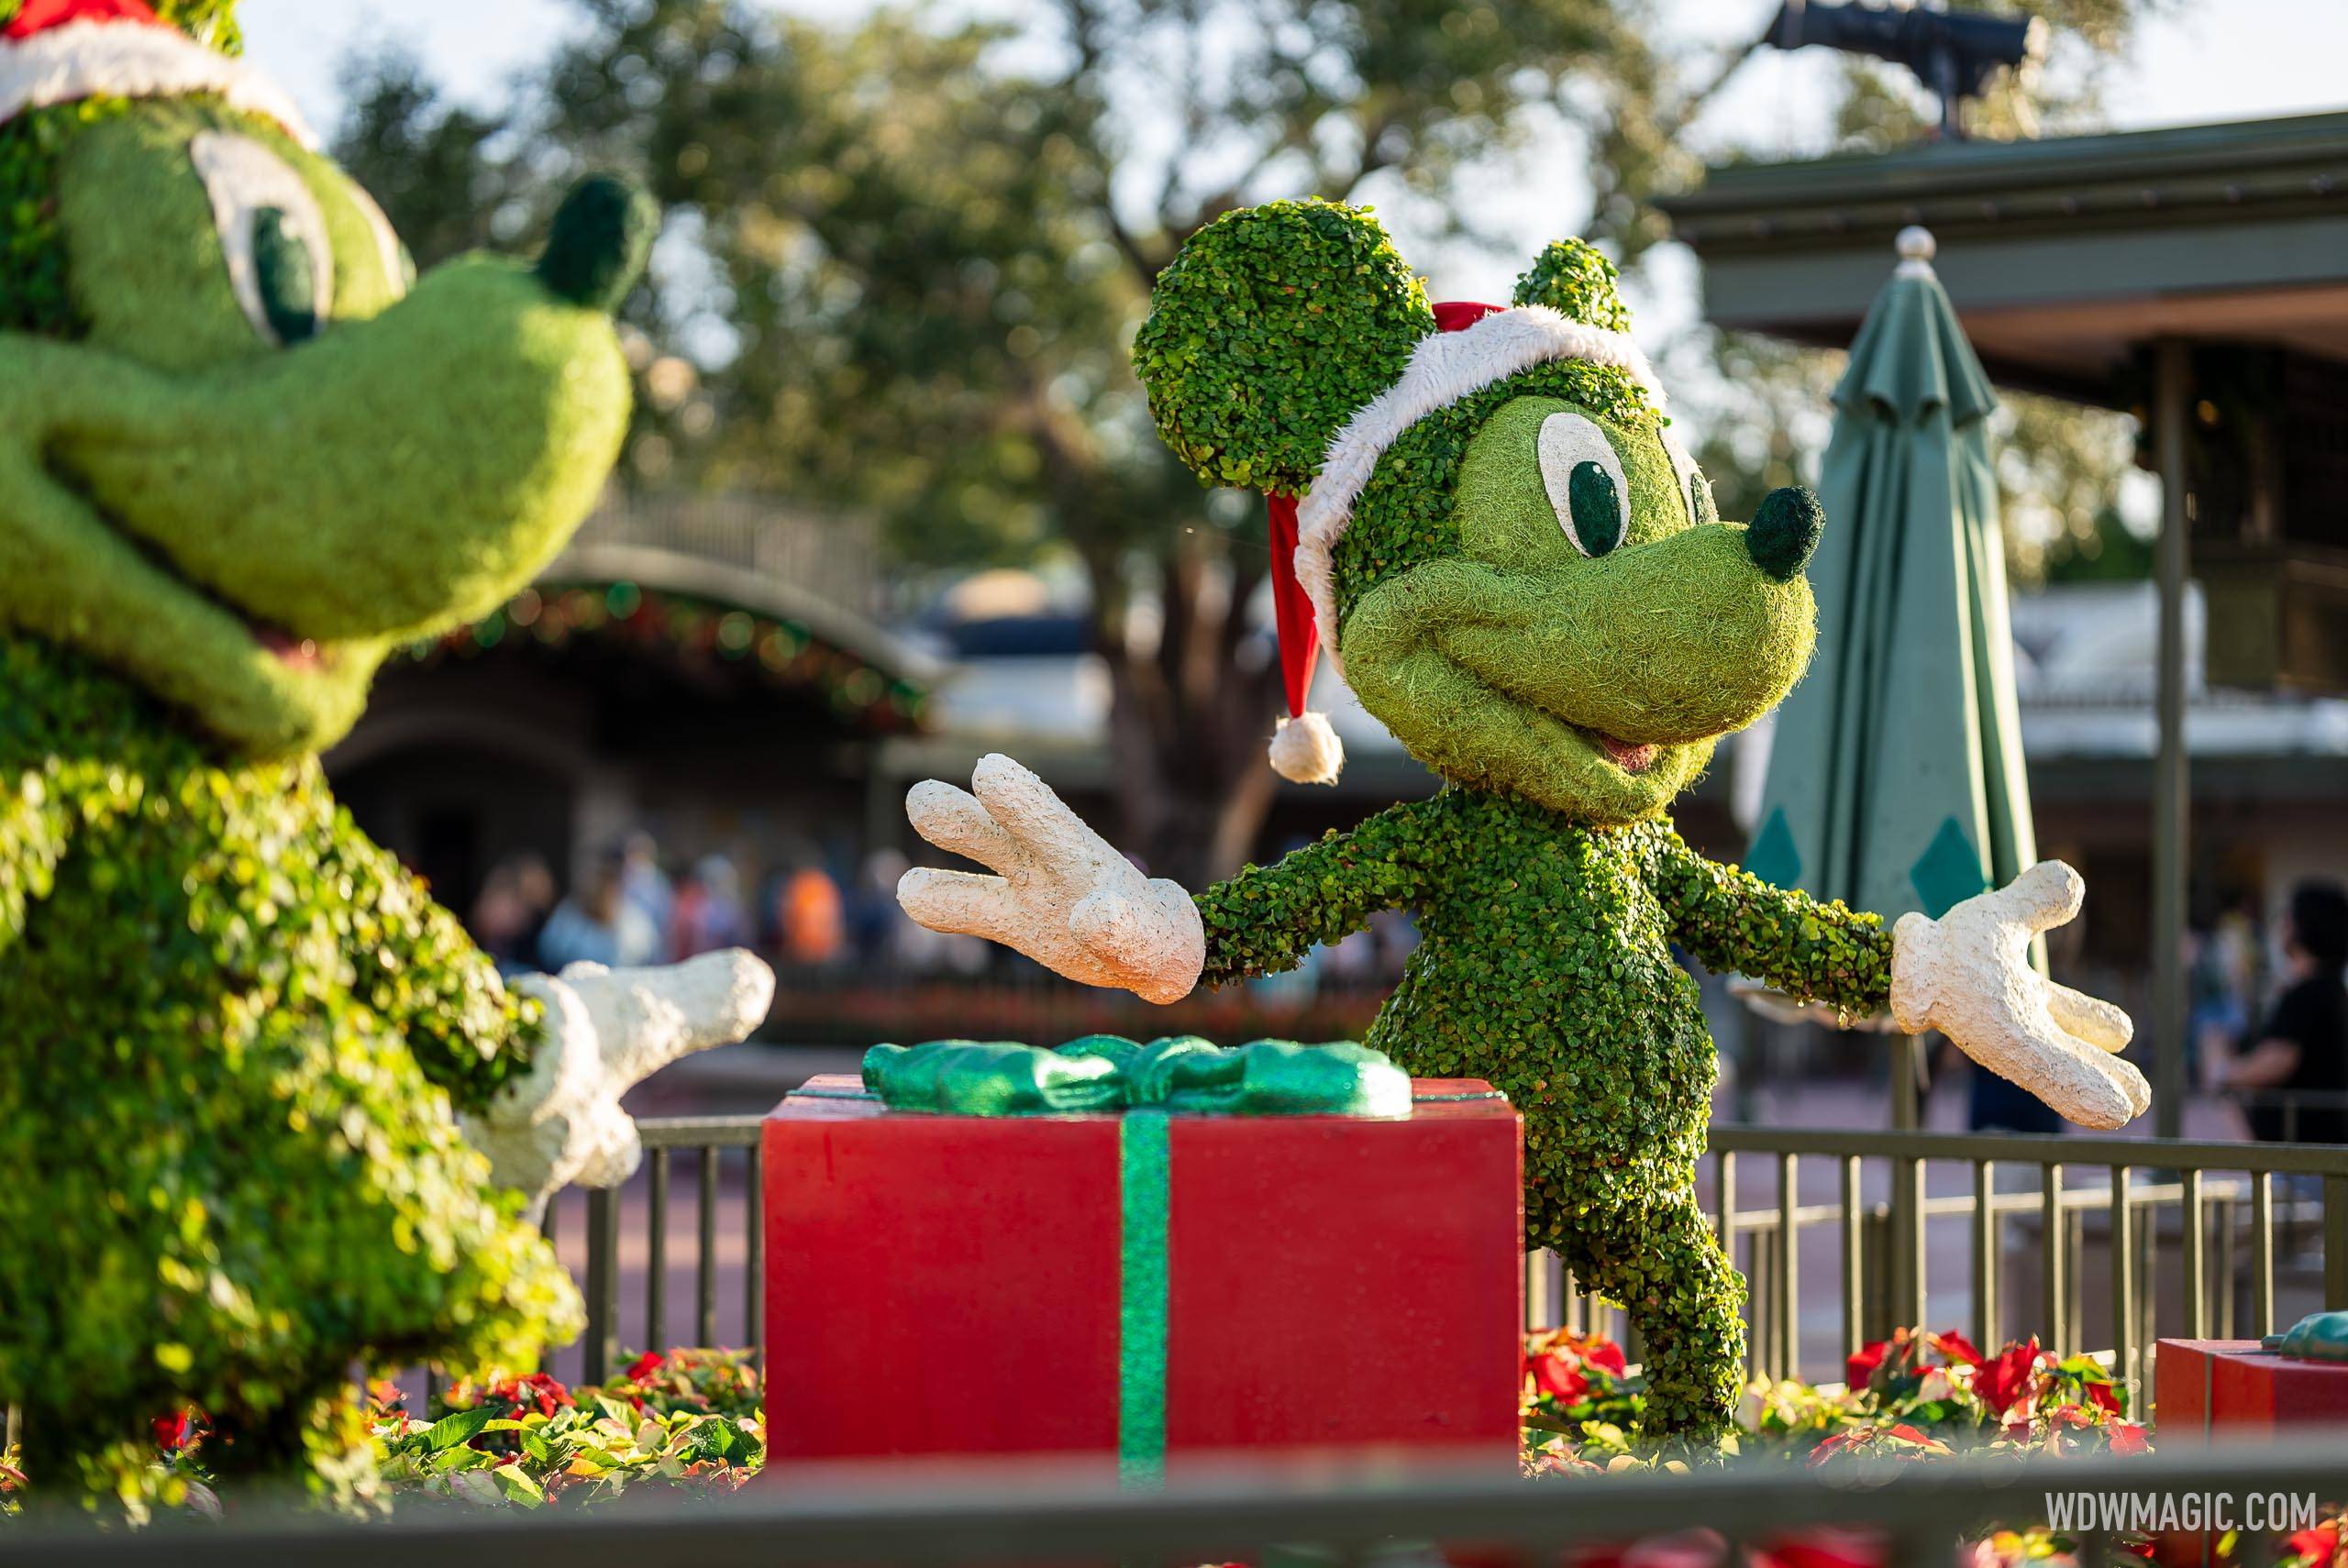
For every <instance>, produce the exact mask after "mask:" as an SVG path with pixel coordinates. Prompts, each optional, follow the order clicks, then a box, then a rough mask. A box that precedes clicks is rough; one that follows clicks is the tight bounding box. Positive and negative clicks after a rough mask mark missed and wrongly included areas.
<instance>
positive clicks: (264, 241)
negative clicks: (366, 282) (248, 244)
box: [253, 207, 318, 344]
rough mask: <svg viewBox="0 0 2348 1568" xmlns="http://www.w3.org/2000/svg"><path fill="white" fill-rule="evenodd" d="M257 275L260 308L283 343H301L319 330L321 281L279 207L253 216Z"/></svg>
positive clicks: (254, 266) (254, 256)
mask: <svg viewBox="0 0 2348 1568" xmlns="http://www.w3.org/2000/svg"><path fill="white" fill-rule="evenodd" d="M253 274H254V282H257V283H258V284H259V285H260V305H261V310H262V312H263V313H264V314H265V315H268V317H269V325H270V327H271V330H272V331H274V332H275V333H276V334H277V340H278V341H279V342H280V343H288V344H291V343H299V342H301V341H302V340H303V339H305V338H306V337H312V336H314V335H315V334H316V332H317V330H318V280H317V274H316V271H313V270H312V268H311V265H310V249H309V247H307V246H305V245H304V244H303V243H302V242H301V240H299V239H298V238H296V237H294V235H293V233H292V232H291V231H289V230H288V229H287V227H286V225H285V214H284V212H283V211H282V209H280V208H277V207H262V208H260V210H259V211H257V212H255V213H254V214H253Z"/></svg>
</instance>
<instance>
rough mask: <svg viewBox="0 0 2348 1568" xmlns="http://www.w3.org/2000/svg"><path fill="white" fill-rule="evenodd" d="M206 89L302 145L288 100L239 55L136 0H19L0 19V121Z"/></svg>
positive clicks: (303, 127) (304, 133)
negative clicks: (96, 101) (102, 101)
mask: <svg viewBox="0 0 2348 1568" xmlns="http://www.w3.org/2000/svg"><path fill="white" fill-rule="evenodd" d="M193 93H216V94H219V95H220V96H221V97H222V98H223V99H225V100H227V103H228V105H229V106H230V107H232V108H238V109H243V110H246V111H248V112H249V113H252V114H257V115H265V116H268V117H269V118H271V119H272V120H275V121H276V122H277V123H278V124H279V125H281V126H282V127H285V131H286V134H287V135H289V136H291V137H293V138H294V140H296V141H298V142H300V143H301V144H302V145H303V146H305V147H316V145H317V138H316V136H315V135H313V134H312V133H311V130H310V127H309V126H308V125H307V124H306V123H305V122H304V120H303V118H302V113H301V111H300V110H299V109H296V108H295V107H294V101H293V100H292V99H291V98H288V97H287V96H286V95H285V94H283V93H282V92H281V91H279V90H278V88H277V86H276V84H275V83H271V82H270V81H269V80H268V79H267V78H265V77H263V76H262V75H261V74H260V72H258V71H255V70H254V69H253V68H252V67H251V66H249V65H248V64H246V63H245V62H244V61H240V60H232V59H230V58H229V57H228V56H227V55H225V54H222V53H220V52H219V51H218V50H210V49H206V48H205V47H204V45H202V44H200V43H198V42H196V41H195V40H194V39H192V38H189V37H188V36H187V35H186V34H185V33H183V32H181V31H180V30H179V29H178V28H174V27H172V25H171V24H170V23H168V22H165V21H163V20H162V19H161V17H157V16H156V15H155V13H154V11H153V9H152V8H151V7H150V6H148V5H146V4H145V0H25V3H24V5H23V6H20V7H19V8H18V9H17V14H16V16H15V17H12V18H10V19H9V21H8V23H7V24H6V26H5V27H0V125H6V123H7V122H8V121H10V120H13V119H15V118H16V117H17V116H18V115H21V114H24V113H26V112H27V111H28V110H31V109H45V108H48V107H49V106H50V105H54V104H72V103H78V102H79V101H81V100H82V99H84V98H176V97H181V96H183V95H185V94H193Z"/></svg>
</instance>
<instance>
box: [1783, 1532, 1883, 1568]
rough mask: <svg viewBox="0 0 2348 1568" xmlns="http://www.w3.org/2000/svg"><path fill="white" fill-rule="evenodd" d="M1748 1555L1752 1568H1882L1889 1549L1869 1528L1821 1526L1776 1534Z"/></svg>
mask: <svg viewBox="0 0 2348 1568" xmlns="http://www.w3.org/2000/svg"><path fill="white" fill-rule="evenodd" d="M1748 1555H1749V1556H1750V1557H1751V1559H1752V1562H1753V1568H1882V1565H1883V1563H1884V1562H1886V1561H1888V1558H1889V1557H1890V1551H1889V1549H1888V1546H1887V1544H1886V1542H1885V1541H1884V1540H1883V1538H1882V1537H1880V1536H1877V1535H1875V1534H1873V1533H1872V1532H1870V1531H1866V1530H1856V1529H1835V1528H1833V1527H1832V1526H1820V1527H1818V1528H1816V1529H1809V1530H1805V1531H1804V1532H1802V1533H1801V1534H1800V1535H1798V1536H1779V1537H1778V1539H1776V1540H1772V1541H1770V1542H1768V1543H1767V1545H1766V1546H1763V1547H1762V1548H1760V1549H1759V1550H1757V1551H1753V1552H1750V1553H1748Z"/></svg>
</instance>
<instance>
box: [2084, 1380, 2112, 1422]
mask: <svg viewBox="0 0 2348 1568" xmlns="http://www.w3.org/2000/svg"><path fill="white" fill-rule="evenodd" d="M2087 1391H2088V1399H2089V1400H2090V1401H2092V1402H2093V1404H2094V1405H2095V1408H2097V1409H2099V1410H2101V1411H2102V1412H2103V1413H2104V1414H2105V1415H2107V1416H2116V1415H2118V1414H2120V1390H2119V1389H2118V1388H2117V1387H2115V1386H2112V1385H2111V1384H2109V1383H2090V1384H2088V1385H2087Z"/></svg>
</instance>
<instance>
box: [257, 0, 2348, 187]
mask: <svg viewBox="0 0 2348 1568" xmlns="http://www.w3.org/2000/svg"><path fill="white" fill-rule="evenodd" d="M773 8H774V9H776V10H781V11H789V12H792V13H794V14H799V15H809V16H820V17H843V16H849V15H853V14H855V13H856V12H857V11H858V10H860V9H863V8H864V6H863V5H862V3H861V0H796V3H794V4H791V5H787V6H786V5H779V6H774V7H773ZM1667 9H1668V10H1669V11H1670V13H1671V14H1672V16H1673V18H1674V20H1675V22H1676V23H1678V24H1679V25H1681V26H1683V27H1686V28H1689V30H1691V31H1693V32H1695V33H1696V34H1697V35H1698V36H1701V37H1704V38H1707V39H1717V40H1723V41H1725V40H1728V39H1740V38H1743V37H1744V36H1748V35H1750V34H1753V33H1757V32H1758V31H1759V30H1760V29H1761V28H1762V26H1763V25H1764V24H1765V23H1766V22H1767V19H1768V18H1769V17H1770V16H1771V15H1772V14H1773V13H1774V12H1775V11H1776V9H1777V0H1672V3H1671V4H1669V5H1668V6H1667ZM2169 9H2170V11H2171V14H2170V15H2168V16H2165V17H2163V18H2161V19H2160V20H2158V21H2156V22H2154V24H2152V25H2151V26H2149V27H2148V28H2145V30H2144V34H2143V41H2142V44H2141V46H2140V48H2139V50H2137V54H2136V58H2135V59H2134V60H2132V61H2130V62H2129V64H2128V65H2127V66H2126V67H2125V68H2124V69H2123V70H2122V71H2121V72H2120V73H2119V74H2118V76H2117V77H2116V78H2115V81H2114V84H2113V90H2112V92H2111V94H2110V109H2111V114H2112V118H2113V119H2114V121H2115V122H2116V123H2117V124H2119V125H2121V126H2123V127H2134V126H2153V125H2175V124H2180V123H2184V122H2188V121H2194V120H2220V119H2236V118H2248V117H2251V116H2260V115H2284V114H2294V113H2302V112H2306V111H2310V110H2318V109H2334V108H2340V107H2342V106H2343V105H2348V83H2343V82H2342V76H2341V69H2342V67H2341V62H2342V60H2343V58H2348V6H2342V4H2341V0H2171V5H2170V6H2169ZM238 11H239V15H241V16H242V17H243V18H244V25H245V34H246V39H247V45H248V48H249V50H250V52H251V55H252V57H253V58H254V59H255V60H256V61H260V63H261V64H262V65H263V66H265V67H266V68H267V69H268V70H269V71H270V72H271V73H272V74H273V75H274V76H276V78H277V79H278V80H279V81H280V82H281V83H283V84H284V85H285V86H286V87H287V88H288V89H289V90H291V91H292V92H293V94H294V96H295V98H296V99H297V100H298V101H299V102H300V103H301V104H302V105H303V107H304V108H305V110H306V111H308V112H309V113H310V114H311V116H313V117H314V118H316V120H318V121H319V122H320V123H322V124H324V123H329V122H331V121H332V119H333V118H334V115H335V111H336V109H337V108H338V105H339V103H340V94H338V91H337V85H336V73H337V67H338V63H339V61H341V60H342V59H343V58H344V57H345V56H346V55H347V54H348V53H349V52H350V51H353V50H365V49H369V48H375V47H381V46H382V45H383V44H384V43H386V42H401V43H405V44H407V45H409V46H410V47H412V48H415V50H418V51H419V52H421V53H422V54H423V55H424V57H425V59H426V61H428V62H429V63H430V65H431V66H432V68H433V70H434V72H436V73H437V75H438V76H439V77H440V79H441V80H442V81H444V82H446V83H449V85H450V86H451V87H453V88H454V89H455V90H456V91H457V92H458V93H459V94H462V95H465V96H468V97H471V98H475V99H478V100H481V101H483V102H493V101H494V100H495V99H496V97H497V96H498V94H499V92H500V90H501V87H502V85H503V83H504V81H505V79H506V78H507V77H508V76H509V75H510V74H511V73H512V72H514V71H515V70H516V69H518V68H520V67H521V66H523V65H525V64H526V63H527V62H528V61H530V60H531V59H533V58H534V57H535V56H536V55H537V54H538V53H540V52H541V51H543V50H544V49H545V48H546V47H547V44H548V40H549V39H553V38H555V37H557V36H559V33H560V32H561V31H562V30H563V29H564V28H567V27H569V26H570V17H571V15H572V12H571V8H570V6H568V5H566V4H565V3H564V0H403V3H402V4H401V5H400V6H397V7H396V8H393V7H386V6H382V5H381V4H380V3H379V0H243V4H242V5H241V6H239V7H238ZM1821 63H1822V54H1821V51H1818V50H1806V51H1803V52H1801V53H1800V54H1782V53H1777V52H1774V51H1767V50H1765V51H1763V52H1762V53H1760V54H1758V55H1756V56H1755V58H1754V59H1753V61H1750V62H1749V63H1747V64H1746V65H1745V67H1744V70H1743V71H1742V72H1739V75H1738V78H1737V80H1736V83H1735V84H1734V88H1733V92H1732V94H1730V98H1729V102H1728V104H1727V105H1726V106H1725V110H1726V112H1728V113H1733V115H1734V116H1736V117H1737V119H1738V120H1739V121H1740V122H1741V127H1742V129H1743V130H1744V134H1745V135H1746V136H1747V137H1752V136H1754V135H1755V130H1756V128H1758V129H1759V130H1760V131H1761V134H1762V139H1763V140H1764V141H1765V143H1766V142H1767V139H1768V137H1767V127H1770V126H1771V125H1772V124H1773V123H1774V124H1776V125H1778V126H1780V127H1782V131H1781V136H1782V139H1783V142H1784V143H1785V145H1786V146H1787V148H1788V150H1789V151H1792V150H1799V149H1800V138H1801V135H1802V132H1803V129H1804V127H1805V124H1806V121H1805V117H1804V116H1802V115H1801V114H1800V109H1799V105H1801V104H1802V103H1803V102H1804V101H1805V100H1806V99H1808V98H1810V97H1811V93H1810V91H1809V88H1810V85H1811V83H1815V82H1816V81H1817V80H1818V79H1819V78H1818V67H1819V66H1820V64H1821Z"/></svg>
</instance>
